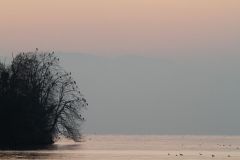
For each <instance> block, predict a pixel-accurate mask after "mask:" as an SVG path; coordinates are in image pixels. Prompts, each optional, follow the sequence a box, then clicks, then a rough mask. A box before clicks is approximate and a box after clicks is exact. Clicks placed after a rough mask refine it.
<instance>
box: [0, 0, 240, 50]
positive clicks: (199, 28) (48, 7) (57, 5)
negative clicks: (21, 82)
mask: <svg viewBox="0 0 240 160" xmlns="http://www.w3.org/2000/svg"><path fill="white" fill-rule="evenodd" d="M239 43H240V1H239V0H181V1H180V0H34V1H33V0H21V1H20V0H19V1H18V0H1V1H0V44H1V45H0V52H1V53H0V54H10V53H11V52H18V51H28V50H33V49H34V48H36V47H38V48H40V49H41V50H55V51H60V52H79V53H90V54H98V55H121V54H140V55H144V54H152V55H164V54H173V55H175V54H182V53H187V52H189V53H191V54H198V53H203V52H204V53H206V54H210V52H211V51H216V52H218V51H222V50H224V51H225V50H226V51H227V50H231V51H233V52H234V51H237V50H239Z"/></svg>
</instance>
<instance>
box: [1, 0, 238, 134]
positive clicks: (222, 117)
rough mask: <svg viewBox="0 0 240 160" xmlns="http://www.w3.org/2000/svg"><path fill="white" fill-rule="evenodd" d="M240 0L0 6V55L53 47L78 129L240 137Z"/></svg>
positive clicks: (55, 1) (6, 2)
mask: <svg viewBox="0 0 240 160" xmlns="http://www.w3.org/2000/svg"><path fill="white" fill-rule="evenodd" d="M239 17H240V1H239V0H211V1H209V0H181V1H179V0H101V1H99V0H51V1H49V0H34V1H33V0H21V1H17V0H1V1H0V57H1V58H4V57H10V56H11V55H12V54H13V55H16V54H17V53H18V52H21V51H25V52H26V51H34V50H35V48H39V50H41V51H43V52H48V51H55V52H56V53H58V55H59V56H60V57H61V63H62V65H63V66H64V67H65V68H66V70H68V71H71V72H73V74H74V76H75V78H76V80H77V82H78V84H79V86H80V88H81V90H82V92H83V93H84V94H85V96H86V99H87V100H88V102H89V104H90V105H89V107H88V110H87V111H86V118H87V121H86V123H85V124H84V126H83V132H85V133H97V134H240V125H239V123H238V122H239V121H240V118H239V116H238V113H240V108H239V107H238V106H239V105H240V101H239V97H238V96H239V95H240V86H239V83H238V82H240V74H238V68H240V63H239V60H240V47H239V44H240V18H239Z"/></svg>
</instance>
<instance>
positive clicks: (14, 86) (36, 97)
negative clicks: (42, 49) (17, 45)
mask: <svg viewBox="0 0 240 160" xmlns="http://www.w3.org/2000/svg"><path fill="white" fill-rule="evenodd" d="M0 90H2V91H3V90H5V91H6V92H4V93H1V94H0V114H1V115H0V116H3V119H4V117H5V119H6V120H8V122H9V124H8V125H3V126H6V127H5V128H3V129H4V132H5V134H4V135H3V136H6V135H7V132H15V134H12V135H11V134H10V135H11V137H9V139H11V141H14V142H13V143H14V144H16V145H18V142H19V143H26V144H28V143H36V144H40V143H43V144H48V143H53V142H54V141H55V140H56V139H57V138H59V136H60V135H63V136H65V137H67V138H71V139H73V140H74V141H79V140H80V137H81V134H80V126H81V124H82V122H83V121H84V118H83V116H82V114H83V109H84V108H85V107H86V106H87V105H88V104H87V102H86V99H85V98H84V97H83V95H82V94H81V92H80V91H79V88H78V86H77V84H76V82H75V81H74V80H73V78H72V76H71V72H69V73H68V72H66V71H65V70H64V69H63V68H62V67H61V66H60V65H59V58H57V57H56V56H55V54H54V53H38V51H37V50H36V51H35V52H31V53H20V54H18V55H17V56H16V57H14V58H13V61H12V64H11V65H10V66H8V67H6V66H4V65H0ZM9 101H11V102H9ZM9 109H10V111H9ZM4 111H5V115H8V114H9V115H10V116H13V115H14V117H12V119H11V120H10V121H9V119H8V118H6V116H4ZM12 112H18V113H19V114H20V115H19V114H12ZM3 119H1V120H3ZM21 121H22V122H21ZM0 123H1V121H0ZM16 125H18V127H19V128H20V129H16V128H15V129H14V128H11V127H9V126H16ZM9 128H10V129H9ZM12 130H13V131H12ZM26 136H27V137H28V138H27V137H26ZM0 137H1V133H0ZM0 140H1V138H0ZM0 143H1V142H0Z"/></svg>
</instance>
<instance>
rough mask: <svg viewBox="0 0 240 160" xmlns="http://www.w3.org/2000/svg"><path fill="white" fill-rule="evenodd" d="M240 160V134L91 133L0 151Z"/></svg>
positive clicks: (131, 159) (90, 159) (21, 155)
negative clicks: (41, 146) (73, 139)
mask: <svg viewBox="0 0 240 160" xmlns="http://www.w3.org/2000/svg"><path fill="white" fill-rule="evenodd" d="M213 158H214V159H218V160H219V159H220V160H225V159H229V160H239V159H240V136H125V135H118V136H115V135H114V136H113V135H104V136H103V135H89V136H85V137H84V141H83V142H81V143H74V142H71V141H66V140H62V141H60V142H58V143H57V144H55V145H53V146H52V147H50V148H48V149H43V150H37V151H34V150H33V151H31V150H28V151H0V159H69V160H71V159H81V160H178V159H184V160H208V159H213Z"/></svg>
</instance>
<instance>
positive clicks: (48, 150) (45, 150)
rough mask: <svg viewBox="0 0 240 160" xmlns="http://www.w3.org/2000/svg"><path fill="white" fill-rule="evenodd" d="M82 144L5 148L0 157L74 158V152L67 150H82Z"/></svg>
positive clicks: (0, 152)
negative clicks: (14, 149)
mask: <svg viewBox="0 0 240 160" xmlns="http://www.w3.org/2000/svg"><path fill="white" fill-rule="evenodd" d="M80 146H81V145H80V143H73V142H72V144H65V143H61V144H54V145H49V146H46V147H42V148H32V149H31V150H29V149H28V150H16V151H10V150H4V151H0V159H66V157H72V158H73V157H75V156H74V153H71V154H70V153H68V152H67V151H74V150H75V151H76V150H80V149H81V147H80ZM78 154H79V153H78ZM78 156H80V155H78Z"/></svg>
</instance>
